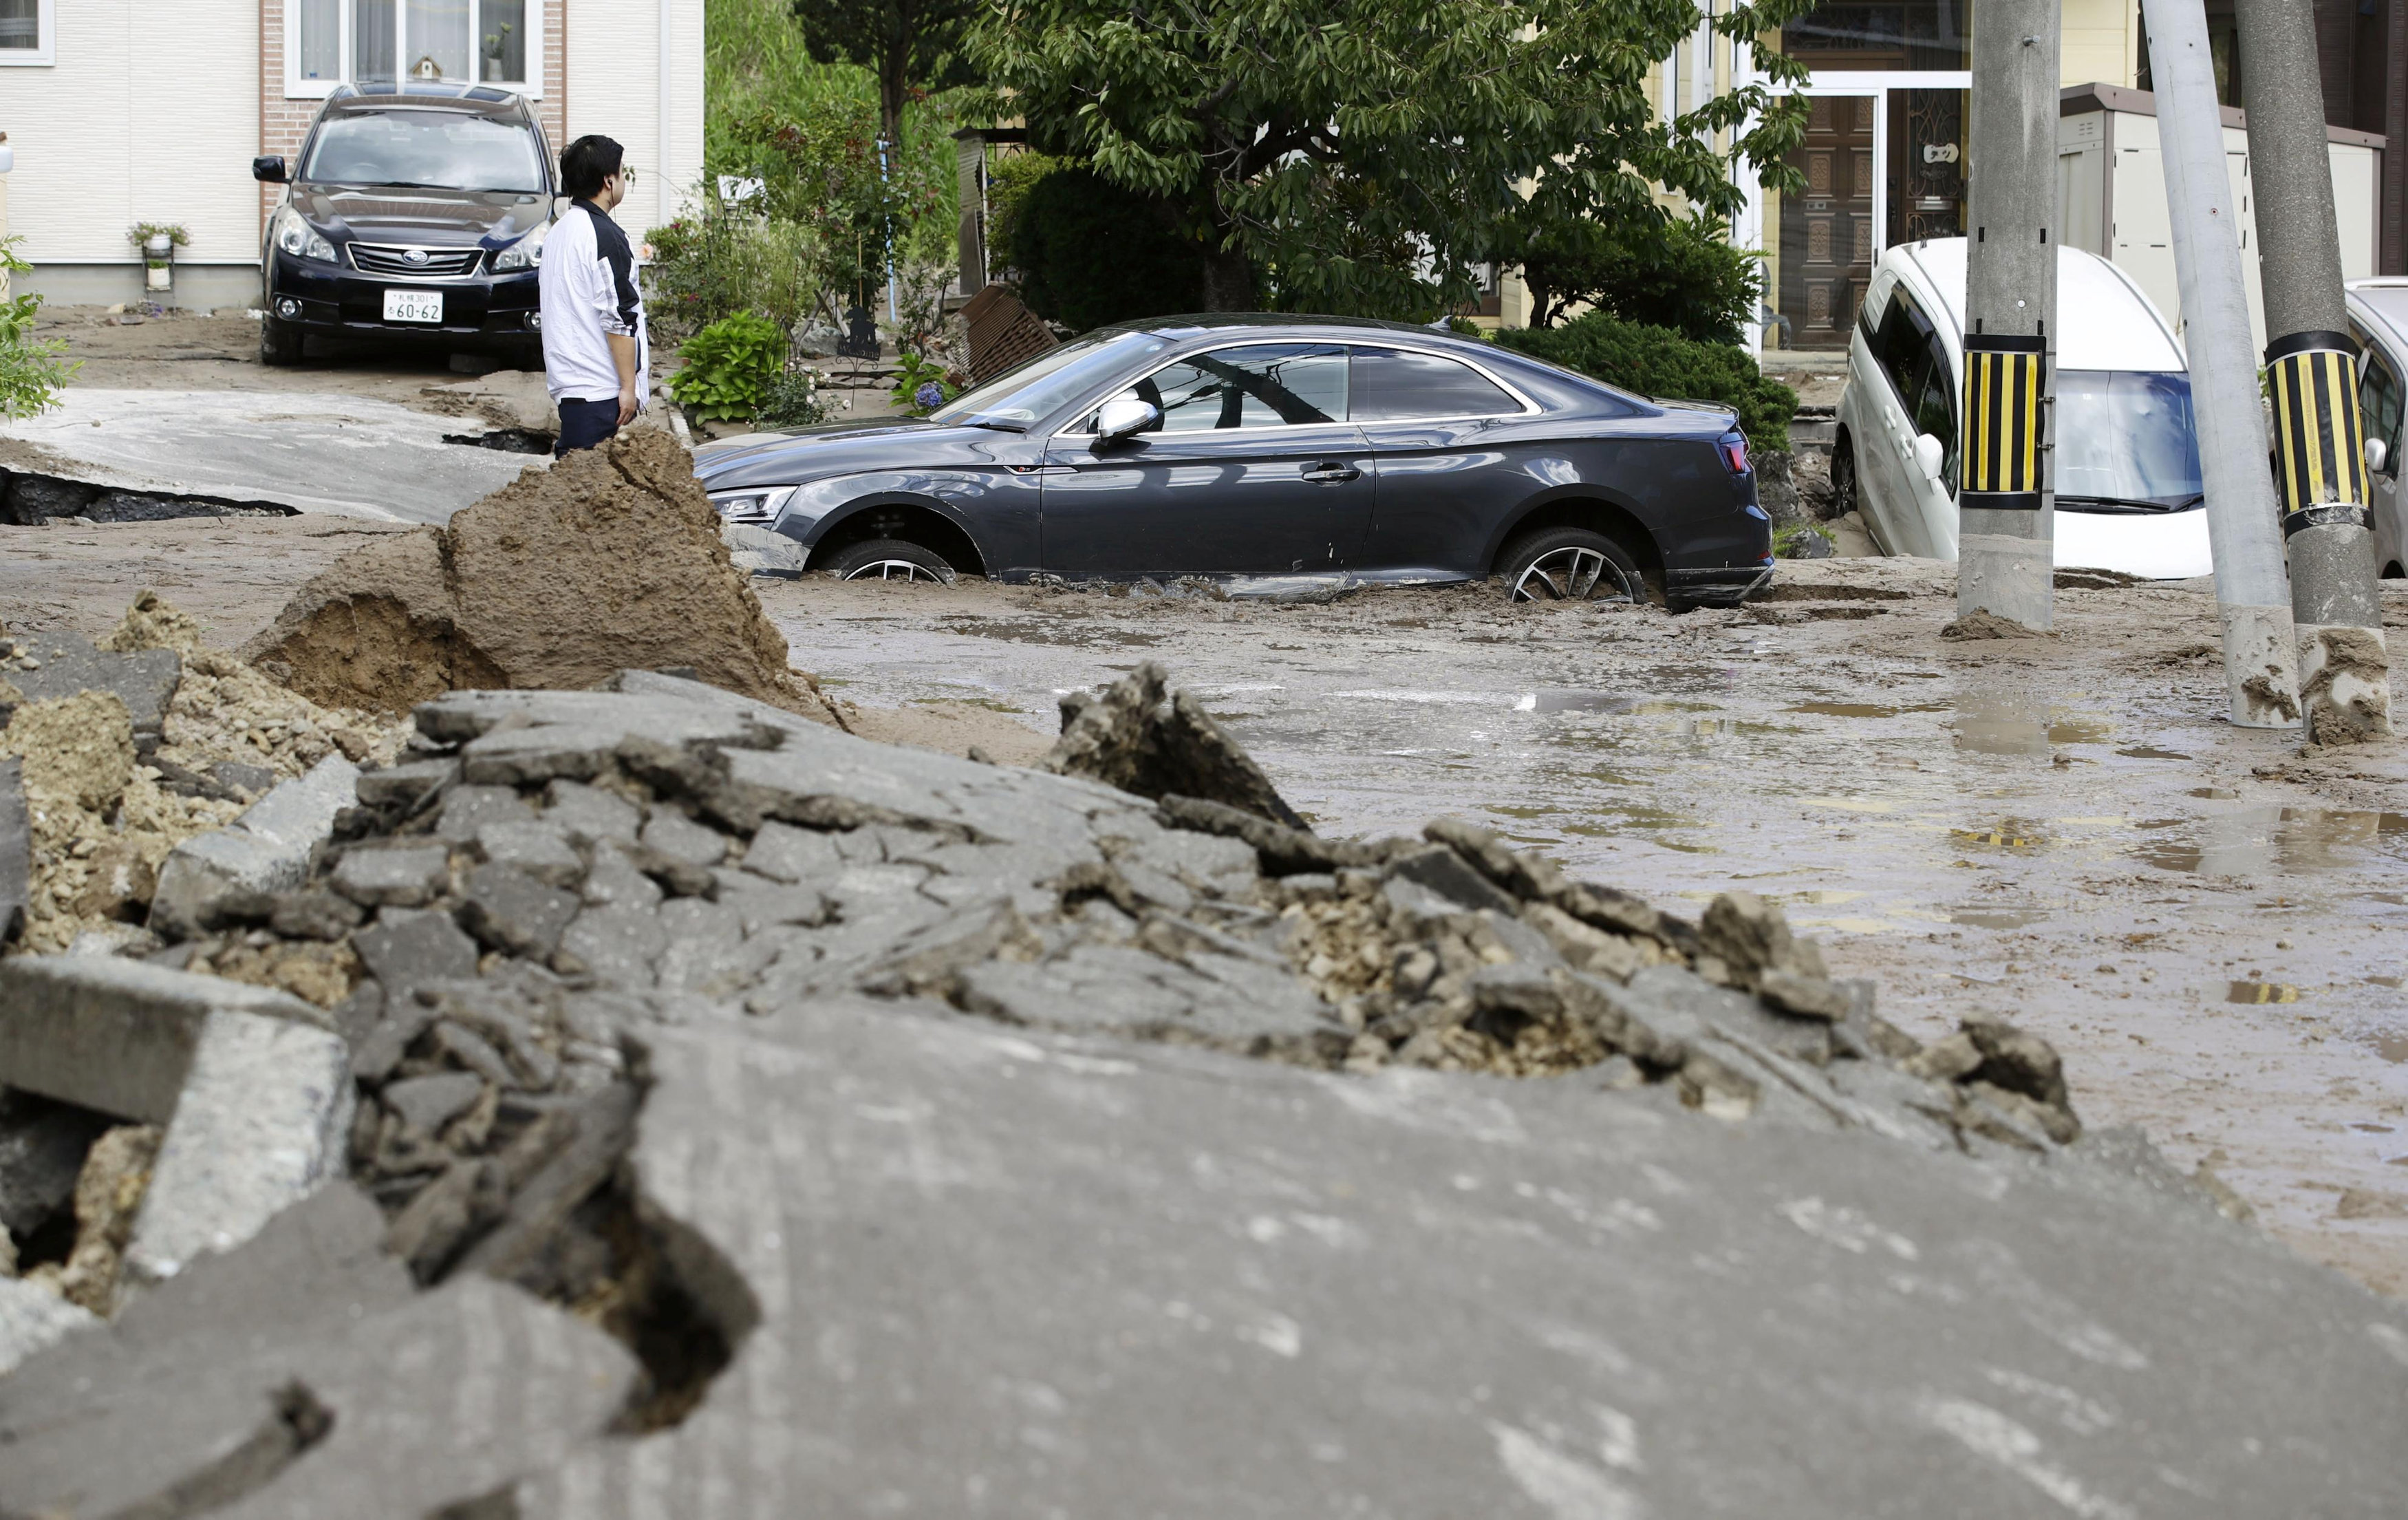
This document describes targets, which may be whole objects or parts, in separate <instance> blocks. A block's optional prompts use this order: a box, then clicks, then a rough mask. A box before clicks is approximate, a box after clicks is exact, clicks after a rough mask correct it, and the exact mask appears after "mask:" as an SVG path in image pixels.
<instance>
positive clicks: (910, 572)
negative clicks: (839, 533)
mask: <svg viewBox="0 0 2408 1520" xmlns="http://www.w3.org/2000/svg"><path fill="white" fill-rule="evenodd" d="M827 568H828V572H829V573H830V574H832V575H834V576H835V577H836V578H837V579H838V580H839V581H923V582H935V583H937V584H939V585H947V586H950V585H952V584H953V582H954V581H956V580H957V579H959V577H958V576H957V575H956V574H955V572H954V570H953V566H951V565H948V564H946V563H945V558H944V556H943V555H941V554H939V553H938V552H936V551H935V550H933V549H923V548H922V547H920V546H919V545H918V544H914V543H906V542H904V541H903V540H902V539H900V538H869V539H866V540H864V541H863V542H860V543H857V544H853V545H851V546H850V547H848V548H846V549H844V550H841V551H839V552H838V554H837V556H836V557H835V558H834V559H831V560H829V561H828V562H827Z"/></svg>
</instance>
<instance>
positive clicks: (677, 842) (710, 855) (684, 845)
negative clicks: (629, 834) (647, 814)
mask: <svg viewBox="0 0 2408 1520" xmlns="http://www.w3.org/2000/svg"><path fill="white" fill-rule="evenodd" d="M643 842H644V844H645V846H646V848H648V849H652V850H657V851H659V852H660V853H663V854H665V855H667V856H669V857H670V858H671V859H674V860H682V861H685V862H687V863H689V864H691V865H695V866H706V867H708V866H716V865H718V864H719V863H720V862H721V861H723V860H724V859H726V858H727V836H726V835H724V834H722V833H721V832H719V830H717V829H715V828H712V827H710V826H709V825H704V824H697V823H695V821H694V820H693V819H691V818H688V817H687V816H686V815H685V814H683V813H681V812H679V811H678V810H675V809H673V808H655V809H653V810H652V818H651V819H650V820H649V821H648V822H647V823H646V824H645V825H644V833H643Z"/></svg>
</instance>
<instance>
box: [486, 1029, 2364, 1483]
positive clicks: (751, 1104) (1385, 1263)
mask: <svg viewBox="0 0 2408 1520" xmlns="http://www.w3.org/2000/svg"><path fill="white" fill-rule="evenodd" d="M652 1064H653V1071H654V1075H655V1086H654V1088H653V1090H652V1095H651V1097H650V1100H649V1102H648V1104H647V1107H646V1110H645V1113H644V1118H643V1126H642V1135H641V1139H640V1140H638V1145H637V1148H636V1151H635V1153H634V1163H635V1167H636V1169H637V1171H638V1175H639V1179H640V1183H641V1186H642V1187H643V1188H644V1190H645V1192H646V1194H647V1196H648V1197H652V1199H653V1200H654V1201H655V1202H656V1203H657V1204H658V1206H659V1207H661V1208H662V1209H664V1210H665V1211H667V1212H669V1213H671V1214H673V1215H675V1216H676V1217H678V1218H680V1219H681V1220H682V1221H684V1222H685V1223H686V1224H687V1225H688V1226H691V1227H692V1228H694V1229H695V1230H696V1231H697V1232H699V1233H700V1234H702V1235H703V1236H705V1237H707V1238H709V1239H710V1240H715V1241H717V1242H718V1243H719V1244H720V1245H721V1247H722V1248H723V1249H724V1251H726V1253H727V1254H728V1256H729V1258H730V1260H731V1262H732V1264H733V1265H734V1267H735V1268H736V1269H738V1271H739V1272H740V1273H741V1274H742V1276H743V1278H744V1280H745V1281H746V1283H749V1284H750V1286H751V1288H752V1290H753V1294H754V1295H755V1296H757V1298H758V1300H759V1302H760V1305H761V1314H762V1318H761V1322H760V1324H759V1326H757V1327H756V1328H755V1329H754V1330H753V1334H752V1336H751V1338H750V1339H749V1340H748V1341H746V1343H745V1344H744V1345H743V1346H742V1347H741V1348H740V1349H739V1351H738V1357H737V1360H736V1362H735V1364H734V1365H733V1366H732V1367H731V1368H730V1369H728V1371H727V1372H726V1373H725V1374H724V1376H723V1377H722V1378H721V1379H720V1380H719V1382H718V1383H717V1384H715V1385H714V1388H713V1391H712V1393H711V1396H710V1399H709V1400H708V1401H707V1402H706V1403H705V1404H704V1406H703V1407H702V1408H701V1409H700V1410H699V1411H698V1412H696V1413H695V1415H694V1416H693V1417H692V1418H691V1419H690V1420H689V1421H688V1422H687V1423H686V1424H685V1425H684V1426H682V1427H679V1428H677V1429H675V1430H672V1431H668V1432H665V1433H662V1434H660V1435H656V1436H652V1437H649V1438H646V1439H645V1440H643V1441H637V1442H633V1443H607V1444H603V1445H597V1446H594V1447H590V1448H588V1449H587V1450H586V1451H584V1452H583V1453H581V1455H579V1456H577V1457H576V1458H575V1459H574V1460H572V1461H571V1462H570V1463H569V1464H568V1465H567V1466H566V1468H564V1469H563V1470H561V1471H560V1472H559V1473H558V1474H556V1475H554V1476H552V1477H550V1478H548V1479H545V1480H543V1481H542V1482H540V1483H538V1484H536V1485H534V1486H533V1488H532V1489H531V1490H530V1491H528V1492H525V1493H523V1495H522V1498H521V1506H522V1507H521V1513H523V1514H525V1515H528V1516H547V1517H548V1516H559V1517H563V1520H566V1517H568V1516H576V1517H578V1520H604V1517H617V1516H623V1515H624V1516H633V1515H638V1514H645V1513H655V1512H657V1511H660V1510H661V1509H663V1508H664V1507H667V1508H669V1509H674V1508H675V1507H676V1504H677V1501H678V1496H680V1495H690V1494H693V1493H695V1492H700V1491H703V1490H704V1489H706V1488H717V1489H719V1490H720V1491H722V1492H724V1494H725V1495H726V1497H727V1499H728V1502H729V1504H730V1506H731V1509H732V1511H733V1512H737V1513H812V1512H819V1511H825V1512H829V1513H837V1512H843V1513H851V1512H852V1511H853V1510H854V1509H856V1508H866V1507H869V1506H871V1505H873V1504H874V1505H876V1506H877V1507H879V1508H880V1509H881V1511H882V1513H890V1512H891V1513H963V1510H964V1508H965V1506H967V1507H968V1508H969V1509H970V1510H971V1511H973V1512H976V1511H980V1510H983V1511H984V1512H986V1513H1039V1512H1044V1511H1048V1510H1058V1511H1060V1512H1062V1513H1073V1514H1107V1513H1140V1512H1141V1513H1156V1514H1166V1515H1197V1516H1223V1515H1229V1514H1241V1513H1242V1514H1255V1513H1259V1514H1298V1513H1397V1514H1406V1513H1412V1514H1465V1515H1469V1514H1482V1515H1498V1516H1520V1515H1528V1516H1533V1517H1540V1516H1555V1517H1559V1520H1560V1517H1570V1516H1593V1515H1630V1516H1638V1515H1643V1514H1661V1515H1709V1514H1711V1515H1751V1516H1753V1515H1765V1514H1774V1513H1778V1514H1783V1515H1793V1516H1809V1515H1832V1516H1863V1515H1877V1514H1896V1515H1929V1514H1941V1513H1964V1514H2000V1515H2004V1514H2024V1513H2056V1509H2055V1506H2059V1505H2061V1506H2064V1507H2065V1508H2066V1509H2068V1510H2070V1511H2071V1513H2081V1514H2085V1515H2097V1516H2127V1515H2142V1514H2175V1513H2181V1514H2229V1515H2247V1514H2271V1513H2316V1514H2321V1515H2343V1514H2365V1515H2374V1514H2380V1513H2389V1512H2390V1510H2391V1507H2392V1505H2393V1504H2394V1502H2395V1501H2396V1498H2397V1496H2398V1493H2399V1492H2400V1487H2401V1482H2402V1479H2403V1466H2402V1461H2401V1456H2400V1455H2399V1451H2398V1444H2397V1439H2396V1435H2397V1433H2396V1428H2395V1426H2396V1422H2395V1420H2394V1418H2393V1416H2394V1414H2395V1413H2396V1412H2397V1410H2398V1409H2399V1408H2400V1407H2401V1398H2402V1397H2403V1396H2408V1314H2403V1313H2402V1312H2401V1309H2400V1308H2399V1306H2397V1305H2394V1304H2389V1303H2386V1302H2384V1301H2382V1300H2379V1299H2376V1298H2372V1296H2370V1295H2368V1294H2367V1293H2365V1292H2364V1291H2363V1290H2361V1289H2359V1288H2358V1287H2356V1286H2355V1285H2353V1284H2351V1283H2346V1282H2344V1281H2343V1280H2342V1279H2341V1278H2339V1277H2337V1276H2335V1275H2333V1274H2331V1273H2329V1272H2326V1271H2324V1270H2322V1269H2316V1268H2313V1267H2310V1266H2307V1265H2305V1264H2302V1263H2300V1262H2299V1261H2297V1260H2296V1259H2293V1258H2291V1257H2290V1256H2289V1255H2287V1254H2286V1253H2285V1252H2283V1251H2282V1250H2281V1249H2280V1248H2279V1247H2276V1246H2274V1245H2272V1243H2270V1242H2267V1241H2265V1240H2262V1239H2259V1238H2257V1237H2256V1236H2254V1235H2252V1234H2250V1233H2249V1232H2246V1231H2244V1230H2242V1229H2239V1228H2237V1227H2235V1226H2231V1225H2229V1224H2228V1223H2227V1222H2226V1221H2224V1220H2223V1219H2221V1218H2219V1217H2217V1216H2216V1215H2215V1214H2214V1212H2213V1210H2212V1209H2210V1208H2208V1207H2205V1206H2203V1205H2202V1204H2201V1203H2200V1202H2199V1201H2198V1200H2197V1199H2196V1198H2194V1197H2188V1196H2186V1195H2183V1194H2181V1193H2178V1192H2174V1191H2170V1190H2167V1189H2164V1188H2161V1187H2155V1186H2151V1185H2149V1184H2148V1183H2147V1182H2146V1181H2145V1180H2143V1179H2141V1178H2136V1177H2133V1176H2129V1175H2126V1174H2121V1173H2119V1172H2118V1171H2116V1170H2115V1169H2113V1168H2111V1167H2109V1166H2107V1165H2104V1164H2100V1163H2094V1162H2086V1161H2080V1160H2074V1161H2058V1162H2055V1163H2052V1164H2048V1165H2041V1164H2035V1163H2031V1162H2026V1161H2022V1160H2017V1159H1999V1160H1993V1161H1986V1162H1985V1161H1974V1160H1971V1159H1969V1158H1967V1157H1964V1156H1961V1155H1957V1154H1948V1153H1933V1152H1928V1151H1924V1150H1921V1149H1918V1148H1914V1147H1911V1146H1906V1145H1900V1144H1897V1143H1895V1142H1892V1141H1887V1140H1881V1139H1879V1138H1876V1137H1874V1136H1872V1135H1870V1134H1867V1133H1865V1132H1863V1131H1856V1132H1853V1133H1842V1134H1827V1133H1814V1132H1812V1131H1809V1130H1806V1129H1802V1128H1799V1129H1793V1128H1791V1127H1789V1126H1776V1127H1773V1128H1770V1129H1767V1128H1762V1127H1751V1126H1726V1125H1723V1124H1720V1123H1717V1122H1714V1121H1713V1120H1709V1119H1703V1118H1700V1117H1699V1116H1697V1115H1695V1114H1690V1113H1684V1112H1681V1111H1678V1110H1676V1109H1672V1108H1670V1106H1669V1105H1667V1106H1661V1107H1649V1106H1643V1105H1639V1104H1632V1103H1624V1102H1617V1101H1615V1100H1613V1098H1612V1097H1608V1096H1607V1095H1603V1094H1600V1093H1599V1092H1598V1091H1597V1090H1596V1087H1595V1084H1594V1083H1593V1082H1586V1081H1584V1080H1582V1079H1581V1078H1580V1077H1579V1076H1577V1075H1575V1076H1571V1077H1566V1078H1559V1079H1555V1080H1552V1081H1541V1082H1528V1083H1512V1082H1505V1081H1499V1080H1497V1079H1490V1078H1481V1077H1468V1076H1441V1075H1438V1074H1433V1073H1425V1072H1410V1071H1391V1072H1384V1073H1378V1074H1374V1075H1371V1076H1368V1077H1354V1076H1343V1075H1320V1074H1311V1073H1304V1072H1298V1071H1294V1070H1289V1069H1284V1068H1277V1067H1272V1066H1268V1065H1264V1064H1261V1063H1249V1062H1244V1061H1240V1060H1236V1059H1232V1058H1229V1057H1225V1056H1219V1055H1213V1054H1204V1053H1197V1052H1188V1051H1179V1050H1173V1049H1166V1048H1162V1047H1158V1046H1154V1047H1148V1046H1130V1045H1113V1044H1106V1043H1102V1042H1097V1041H1086V1040H1077V1039H1074V1038H1070V1037H1064V1036H1057V1035H1050V1034H1035V1033H1030V1032H1025V1031H1012V1030H1003V1029H996V1028H993V1027H982V1026H980V1025H976V1024H974V1023H969V1022H966V1021H962V1020H959V1019H954V1018H949V1017H947V1016H945V1015H943V1014H923V1013H916V1012H913V1011H908V1010H907V1009H905V1008H902V1007H897V1006H896V1005H885V1006H881V1005H875V1004H868V1003H864V1002H855V1001H839V1000H827V1001H821V1002H815V1003H812V1004H810V1005H808V1006H803V1007H798V1008H796V1009H794V1010H792V1011H786V1012H783V1013H780V1014H777V1015H773V1016H772V1017H770V1018H767V1019H766V1020H753V1021H749V1022H748V1021H744V1020H738V1019H733V1018H730V1019H725V1020H720V1021H707V1022H697V1023H695V1024H694V1025H688V1026H685V1027H681V1028H676V1029H664V1030H660V1031H658V1032H657V1033H656V1034H655V1035H653V1036H652ZM965 1495H968V1496H970V1497H969V1498H967V1499H966V1498H965V1497H964V1496H965Z"/></svg>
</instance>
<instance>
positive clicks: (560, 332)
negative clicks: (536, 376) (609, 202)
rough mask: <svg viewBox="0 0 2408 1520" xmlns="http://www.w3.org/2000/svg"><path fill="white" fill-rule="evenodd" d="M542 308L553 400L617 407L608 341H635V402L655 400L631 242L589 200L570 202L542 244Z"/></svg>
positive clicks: (649, 345) (548, 381)
mask: <svg viewBox="0 0 2408 1520" xmlns="http://www.w3.org/2000/svg"><path fill="white" fill-rule="evenodd" d="M537 283H538V290H539V291H540V292H541V294H542V301H543V378H544V387H545V389H547V390H549V391H550V392H551V393H552V399H553V400H554V401H561V400H570V401H615V400H617V399H618V398H619V366H618V365H617V364H615V363H613V362H612V360H611V358H610V344H609V335H615V336H617V337H632V338H634V339H635V340H636V400H637V404H638V406H640V405H642V403H643V400H644V398H645V397H646V396H648V395H649V394H651V393H652V332H651V329H650V327H649V326H648V325H647V324H646V323H645V321H644V296H643V293H642V292H641V291H639V290H638V289H637V288H636V255H635V251H634V250H633V249H631V248H629V247H628V246H627V235H626V234H625V233H624V232H622V231H620V230H619V224H618V223H617V222H613V221H611V220H610V218H609V216H608V215H607V214H605V213H604V212H603V211H602V210H601V209H600V208H597V207H596V206H595V204H594V203H593V202H591V201H587V200H577V201H571V202H570V203H569V207H568V209H567V210H566V211H565V212H563V213H561V218H560V221H559V222H558V223H557V224H555V225H554V226H553V227H552V231H551V233H550V234H548V235H547V236H546V237H545V238H544V243H543V265H542V269H541V272H540V273H539V275H538V282H537Z"/></svg>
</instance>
